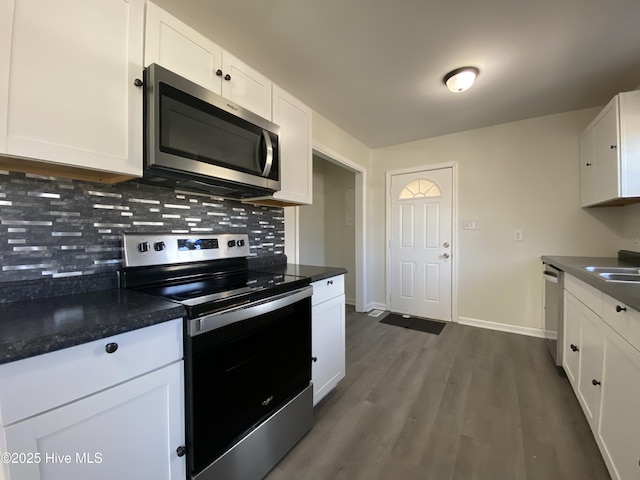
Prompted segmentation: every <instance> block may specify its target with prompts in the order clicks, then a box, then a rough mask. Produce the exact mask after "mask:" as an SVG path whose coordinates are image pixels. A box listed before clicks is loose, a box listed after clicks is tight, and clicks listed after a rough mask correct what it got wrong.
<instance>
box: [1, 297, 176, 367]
mask: <svg viewBox="0 0 640 480" xmlns="http://www.w3.org/2000/svg"><path fill="white" fill-rule="evenodd" d="M184 314H185V311H184V309H183V307H182V306H181V305H178V304H177V303H173V302H169V301H167V300H163V299H161V298H156V297H151V296H149V295H144V294H142V293H138V292H134V291H131V290H121V289H118V288H112V289H108V290H101V291H92V292H84V293H77V294H71V295H61V296H57V297H47V298H39V299H30V300H22V301H16V302H11V303H4V304H0V364H2V363H8V362H12V361H15V360H20V359H23V358H27V357H32V356H35V355H40V354H43V353H48V352H52V351H55V350H60V349H63V348H67V347H71V346H74V345H79V344H82V343H86V342H90V341H93V340H98V339H101V338H105V337H109V336H111V335H116V334H118V333H124V332H127V331H131V330H135V329H138V328H142V327H148V326H150V325H154V324H156V323H161V322H165V321H168V320H173V319H174V318H180V317H182V316H184Z"/></svg>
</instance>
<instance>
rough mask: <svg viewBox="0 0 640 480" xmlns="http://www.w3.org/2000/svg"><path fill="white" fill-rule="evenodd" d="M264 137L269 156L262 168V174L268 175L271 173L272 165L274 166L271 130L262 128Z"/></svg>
mask: <svg viewBox="0 0 640 480" xmlns="http://www.w3.org/2000/svg"><path fill="white" fill-rule="evenodd" d="M262 138H263V139H264V144H265V145H266V146H267V157H266V162H265V164H264V170H262V176H263V177H268V176H269V173H271V167H272V166H273V144H272V143H271V137H270V136H269V132H267V131H266V130H262Z"/></svg>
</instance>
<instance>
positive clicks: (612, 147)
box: [609, 145, 618, 150]
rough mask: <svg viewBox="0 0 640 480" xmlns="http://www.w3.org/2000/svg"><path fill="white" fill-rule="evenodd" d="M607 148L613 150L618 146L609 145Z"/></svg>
mask: <svg viewBox="0 0 640 480" xmlns="http://www.w3.org/2000/svg"><path fill="white" fill-rule="evenodd" d="M609 148H611V150H615V149H616V148H618V146H617V145H610V146H609Z"/></svg>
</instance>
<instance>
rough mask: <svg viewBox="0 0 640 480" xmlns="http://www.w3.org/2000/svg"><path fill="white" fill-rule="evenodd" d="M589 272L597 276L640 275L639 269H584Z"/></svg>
mask: <svg viewBox="0 0 640 480" xmlns="http://www.w3.org/2000/svg"><path fill="white" fill-rule="evenodd" d="M584 269H585V270H586V271H587V272H591V273H597V274H600V275H602V274H632V275H640V268H639V267H584Z"/></svg>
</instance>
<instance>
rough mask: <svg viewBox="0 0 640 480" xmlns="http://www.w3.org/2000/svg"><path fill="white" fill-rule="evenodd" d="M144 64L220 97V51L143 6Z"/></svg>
mask: <svg viewBox="0 0 640 480" xmlns="http://www.w3.org/2000/svg"><path fill="white" fill-rule="evenodd" d="M145 38H146V42H145V47H144V48H145V51H144V64H145V66H149V65H151V64H152V63H157V64H158V65H162V66H163V67H165V68H167V69H169V70H171V71H172V72H174V73H177V74H178V75H181V76H183V77H184V78H186V79H188V80H191V81H192V82H194V83H197V84H198V85H200V86H202V87H204V88H207V89H209V90H211V91H212V92H215V93H217V94H218V95H220V94H221V93H222V89H221V77H220V76H219V75H217V74H216V72H218V70H220V73H222V70H221V69H222V48H220V47H219V46H218V45H216V44H215V43H213V42H212V41H211V40H209V39H208V38H207V37H205V36H204V35H201V34H200V33H198V32H197V31H195V30H194V29H193V28H191V27H190V26H188V25H187V24H185V23H183V22H181V21H180V20H178V19H177V18H175V17H174V16H173V15H170V14H169V13H167V12H166V11H164V10H163V9H161V8H160V7H158V6H157V5H155V4H153V3H149V4H148V5H147V22H146V37H145Z"/></svg>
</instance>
